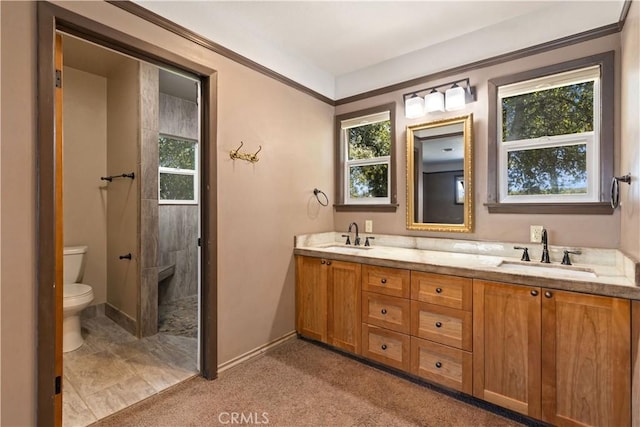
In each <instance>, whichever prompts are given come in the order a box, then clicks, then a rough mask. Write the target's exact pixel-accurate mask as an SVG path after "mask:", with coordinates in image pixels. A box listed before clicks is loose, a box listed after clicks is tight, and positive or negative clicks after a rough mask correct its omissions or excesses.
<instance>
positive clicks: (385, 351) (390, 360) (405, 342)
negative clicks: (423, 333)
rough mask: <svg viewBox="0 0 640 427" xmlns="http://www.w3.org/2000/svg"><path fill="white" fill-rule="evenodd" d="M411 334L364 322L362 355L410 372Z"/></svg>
mask: <svg viewBox="0 0 640 427" xmlns="http://www.w3.org/2000/svg"><path fill="white" fill-rule="evenodd" d="M410 351H411V339H410V337H409V335H405V334H401V333H399V332H394V331H390V330H388V329H383V328H378V327H376V326H369V325H367V324H366V323H363V324H362V355H363V356H364V357H366V358H369V359H371V360H375V361H376V362H380V363H383V364H385V365H389V366H392V367H394V368H398V369H402V370H403V371H406V372H409V368H410V363H409V356H410Z"/></svg>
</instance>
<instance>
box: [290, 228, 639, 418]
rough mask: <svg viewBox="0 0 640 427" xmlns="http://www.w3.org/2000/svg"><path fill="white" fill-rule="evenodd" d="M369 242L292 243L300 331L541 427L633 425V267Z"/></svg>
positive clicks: (422, 243)
mask: <svg viewBox="0 0 640 427" xmlns="http://www.w3.org/2000/svg"><path fill="white" fill-rule="evenodd" d="M375 237H376V240H375V241H376V246H373V247H369V248H365V247H354V246H346V245H344V242H343V239H342V238H341V235H340V234H339V233H322V234H315V235H306V236H297V237H296V242H295V249H294V253H295V255H296V330H297V332H298V333H299V334H300V335H302V336H304V337H307V338H311V339H314V340H318V341H320V342H323V343H326V344H328V345H331V346H334V347H336V348H338V349H340V350H343V351H346V352H349V353H352V354H354V355H357V356H359V357H362V358H365V359H368V360H371V361H374V362H377V363H380V364H383V365H386V366H388V367H391V368H393V369H396V370H399V371H402V372H403V373H406V374H409V375H411V376H415V377H417V378H421V379H423V380H426V381H428V382H430V383H433V384H437V385H439V386H443V387H446V388H449V389H453V390H456V391H459V392H462V393H466V394H469V395H473V396H475V397H477V398H479V399H483V400H485V401H488V402H491V403H494V404H496V405H499V406H502V407H505V408H508V409H510V410H512V411H515V412H519V413H521V414H524V415H526V416H529V417H532V418H535V419H539V420H542V421H545V422H548V423H551V424H554V425H594V426H603V425H615V426H624V425H631V424H632V421H633V422H634V424H635V423H638V422H639V421H640V419H638V416H637V414H635V413H632V412H633V411H634V410H632V405H631V402H632V401H637V396H638V390H637V384H635V383H637V382H638V378H639V377H640V372H638V368H634V365H635V360H636V354H637V352H638V349H637V347H638V346H637V344H638V341H639V338H638V337H639V335H640V288H639V287H638V283H637V282H638V277H639V273H638V271H639V267H638V264H637V263H636V262H635V261H634V260H631V259H629V258H627V257H625V256H624V255H623V254H621V253H620V252H619V251H616V250H602V249H583V252H582V255H581V257H580V260H581V261H584V262H583V263H580V264H576V265H573V266H564V265H560V259H561V258H562V253H563V249H564V248H554V247H550V248H549V249H550V252H551V258H552V264H545V265H542V264H540V263H539V262H537V261H536V260H537V259H538V256H539V254H538V252H537V248H532V252H533V253H532V256H531V259H532V260H534V261H531V262H522V261H520V255H521V252H518V251H516V250H514V249H513V244H502V243H487V242H472V241H464V240H449V239H430V238H416V237H402V236H378V235H376V236H375ZM632 383H634V387H633V390H632ZM632 396H636V398H635V399H633V400H632ZM636 406H637V405H636Z"/></svg>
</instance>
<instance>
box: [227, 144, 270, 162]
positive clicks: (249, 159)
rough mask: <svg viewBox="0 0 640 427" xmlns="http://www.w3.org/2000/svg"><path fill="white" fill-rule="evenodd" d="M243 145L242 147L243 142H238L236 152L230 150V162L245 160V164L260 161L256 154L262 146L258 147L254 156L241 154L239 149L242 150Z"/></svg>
mask: <svg viewBox="0 0 640 427" xmlns="http://www.w3.org/2000/svg"><path fill="white" fill-rule="evenodd" d="M243 145H244V142H242V141H240V146H239V147H238V148H237V149H236V150H231V152H230V153H229V157H231V159H232V160H236V159H240V160H246V161H247V162H251V163H256V162H258V161H259V160H260V159H258V153H259V152H260V150H262V145H260V146H258V151H256V152H255V153H254V154H250V153H241V152H240V149H241V148H242V146H243Z"/></svg>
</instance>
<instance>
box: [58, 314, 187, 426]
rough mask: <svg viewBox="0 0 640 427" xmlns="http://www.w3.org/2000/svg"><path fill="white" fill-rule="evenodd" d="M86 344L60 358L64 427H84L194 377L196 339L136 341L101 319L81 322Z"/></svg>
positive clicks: (166, 337) (165, 337) (165, 336)
mask: <svg viewBox="0 0 640 427" xmlns="http://www.w3.org/2000/svg"><path fill="white" fill-rule="evenodd" d="M82 334H83V336H84V338H85V343H84V344H83V345H82V347H80V348H79V349H77V350H75V351H72V352H69V353H64V355H63V367H64V380H63V393H62V401H63V411H62V415H63V423H62V424H63V426H64V427H84V426H87V425H89V424H91V423H93V422H95V421H96V420H99V419H101V418H104V417H106V416H108V415H111V414H113V413H115V412H117V411H119V410H121V409H123V408H125V407H127V406H130V405H132V404H134V403H136V402H139V401H141V400H143V399H146V398H147V397H149V396H151V395H153V394H156V393H158V392H159V391H162V390H164V389H166V388H167V387H170V386H172V385H175V384H177V383H179V382H181V381H184V380H185V379H187V378H190V377H192V376H194V375H197V367H196V353H197V346H198V344H197V339H196V338H189V337H185V336H174V335H170V334H169V333H166V332H160V333H158V334H157V335H154V336H151V337H145V338H142V339H137V338H135V337H134V336H132V335H131V334H129V333H128V332H126V331H125V330H123V329H122V328H120V327H119V326H118V325H117V324H116V323H115V322H113V321H112V320H111V319H109V318H108V317H106V316H98V317H95V318H91V319H82Z"/></svg>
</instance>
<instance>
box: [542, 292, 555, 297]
mask: <svg viewBox="0 0 640 427" xmlns="http://www.w3.org/2000/svg"><path fill="white" fill-rule="evenodd" d="M544 296H545V297H547V298H551V297H552V296H553V294H552V293H551V292H549V291H545V293H544Z"/></svg>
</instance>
